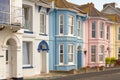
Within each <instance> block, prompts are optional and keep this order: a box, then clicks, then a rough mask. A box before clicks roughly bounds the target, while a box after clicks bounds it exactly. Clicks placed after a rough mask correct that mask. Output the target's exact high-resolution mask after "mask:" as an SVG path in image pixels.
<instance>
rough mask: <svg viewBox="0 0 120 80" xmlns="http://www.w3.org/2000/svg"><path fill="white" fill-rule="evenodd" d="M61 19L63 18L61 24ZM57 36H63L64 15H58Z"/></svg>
mask: <svg viewBox="0 0 120 80" xmlns="http://www.w3.org/2000/svg"><path fill="white" fill-rule="evenodd" d="M61 17H63V20H62V22H63V23H61ZM61 26H62V28H63V29H62V30H63V31H62V32H63V33H61ZM59 34H60V35H63V34H64V15H63V14H60V15H59Z"/></svg>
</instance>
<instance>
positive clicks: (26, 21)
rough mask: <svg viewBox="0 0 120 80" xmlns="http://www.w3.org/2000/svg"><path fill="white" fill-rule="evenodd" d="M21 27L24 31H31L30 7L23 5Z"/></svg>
mask: <svg viewBox="0 0 120 80" xmlns="http://www.w3.org/2000/svg"><path fill="white" fill-rule="evenodd" d="M23 26H24V29H28V30H32V7H31V6H28V5H23Z"/></svg>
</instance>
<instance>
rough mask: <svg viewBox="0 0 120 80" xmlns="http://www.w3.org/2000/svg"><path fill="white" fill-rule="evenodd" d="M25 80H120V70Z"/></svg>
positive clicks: (56, 75)
mask: <svg viewBox="0 0 120 80" xmlns="http://www.w3.org/2000/svg"><path fill="white" fill-rule="evenodd" d="M25 80H120V69H115V70H109V71H102V72H91V73H84V74H74V75H66V74H51V75H50V74H49V75H48V76H45V75H44V76H43V77H40V76H39V77H35V78H33V79H25Z"/></svg>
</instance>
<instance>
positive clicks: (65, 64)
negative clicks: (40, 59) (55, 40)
mask: <svg viewBox="0 0 120 80" xmlns="http://www.w3.org/2000/svg"><path fill="white" fill-rule="evenodd" d="M56 66H76V64H58V65H56Z"/></svg>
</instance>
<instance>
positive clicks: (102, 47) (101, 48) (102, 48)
mask: <svg viewBox="0 0 120 80" xmlns="http://www.w3.org/2000/svg"><path fill="white" fill-rule="evenodd" d="M100 56H102V60H101V59H100ZM103 61H104V45H100V46H99V62H103Z"/></svg>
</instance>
